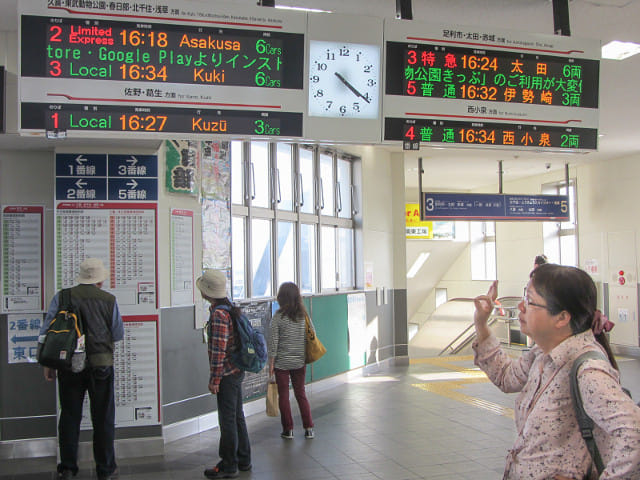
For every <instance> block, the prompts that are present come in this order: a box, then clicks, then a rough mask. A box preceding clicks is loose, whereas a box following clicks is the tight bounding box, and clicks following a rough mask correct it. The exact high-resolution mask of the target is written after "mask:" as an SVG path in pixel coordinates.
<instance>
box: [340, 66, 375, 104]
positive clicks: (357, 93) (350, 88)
mask: <svg viewBox="0 0 640 480" xmlns="http://www.w3.org/2000/svg"><path fill="white" fill-rule="evenodd" d="M335 75H336V77H338V78H339V79H340V81H341V82H342V83H344V84H345V85H346V86H347V88H348V89H349V90H351V91H352V92H353V94H354V95H356V96H357V97H361V98H362V99H363V100H364V101H365V102H367V103H371V101H370V100H369V99H368V98H367V97H365V96H364V95H362V94H361V93H360V92H359V91H358V90H356V89H355V87H354V86H353V85H351V84H350V83H349V82H348V81H347V79H346V78H344V77H343V76H342V75H340V74H339V73H338V72H335Z"/></svg>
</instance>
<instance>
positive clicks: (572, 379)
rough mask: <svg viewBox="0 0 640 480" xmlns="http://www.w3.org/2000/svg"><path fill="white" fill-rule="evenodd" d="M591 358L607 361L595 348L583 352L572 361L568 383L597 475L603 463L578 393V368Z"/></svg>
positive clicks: (589, 419) (581, 431) (624, 389)
mask: <svg viewBox="0 0 640 480" xmlns="http://www.w3.org/2000/svg"><path fill="white" fill-rule="evenodd" d="M591 359H593V360H605V361H607V362H608V361H609V359H608V358H607V357H605V356H604V355H603V354H602V353H601V352H598V351H596V350H590V351H588V352H585V353H583V354H582V355H580V356H579V357H578V358H576V359H575V360H574V361H573V366H572V367H571V373H570V374H569V384H570V388H571V399H572V400H573V408H574V410H575V413H576V418H577V419H578V427H580V433H581V434H582V438H584V441H585V443H586V444H587V450H589V454H590V455H591V458H592V459H593V463H594V464H595V465H596V470H597V471H598V476H599V475H600V474H601V473H602V471H603V470H604V463H603V462H602V457H600V452H599V451H598V446H597V445H596V440H595V438H594V436H593V425H594V424H593V420H592V419H591V417H590V416H589V415H587V412H585V410H584V406H583V405H582V395H580V388H579V387H578V370H579V369H580V367H581V366H582V364H583V363H584V362H586V361H587V360H591ZM622 390H623V391H624V392H625V393H626V394H627V395H629V396H631V393H630V392H629V390H627V389H626V388H624V387H622ZM586 478H591V467H589V473H588V474H587V477H586Z"/></svg>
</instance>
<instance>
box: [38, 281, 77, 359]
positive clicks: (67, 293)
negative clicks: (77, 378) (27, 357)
mask: <svg viewBox="0 0 640 480" xmlns="http://www.w3.org/2000/svg"><path fill="white" fill-rule="evenodd" d="M39 343H41V344H42V345H39V348H38V363H39V364H40V365H43V366H45V367H49V368H55V369H59V370H70V371H73V372H80V371H82V370H83V369H84V366H85V365H84V364H85V358H86V354H85V351H84V325H83V324H82V319H81V318H80V316H79V314H78V312H76V311H75V310H74V308H73V305H72V304H71V290H70V289H68V288H65V289H64V290H61V291H60V296H59V298H58V313H56V316H55V317H53V320H51V323H50V324H49V327H48V328H47V332H46V334H45V335H44V339H42V341H41V342H40V341H39Z"/></svg>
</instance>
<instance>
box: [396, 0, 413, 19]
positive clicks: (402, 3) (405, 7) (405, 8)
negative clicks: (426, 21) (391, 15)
mask: <svg viewBox="0 0 640 480" xmlns="http://www.w3.org/2000/svg"><path fill="white" fill-rule="evenodd" d="M396 18H401V19H403V20H413V9H412V8H411V0H396Z"/></svg>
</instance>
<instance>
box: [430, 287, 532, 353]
mask: <svg viewBox="0 0 640 480" xmlns="http://www.w3.org/2000/svg"><path fill="white" fill-rule="evenodd" d="M453 300H458V301H460V300H461V301H465V302H468V301H473V299H472V298H452V299H451V300H450V301H453ZM505 300H518V302H519V301H520V300H521V298H520V297H501V298H498V301H499V302H500V304H501V305H500V306H499V307H498V306H496V307H495V309H494V311H495V310H499V309H502V310H503V311H505V312H506V311H509V312H510V311H512V310H517V308H518V306H517V305H514V306H505V305H504V303H505ZM511 318H512V317H511V315H506V314H505V315H492V316H491V317H489V321H488V322H487V325H488V326H490V327H491V326H493V324H494V323H496V322H497V321H498V320H500V319H506V320H508V324H510V323H511ZM472 328H474V324H473V322H471V324H470V325H469V326H468V327H467V328H465V329H464V330H463V331H462V333H460V335H458V336H457V337H456V338H454V339H453V340H452V341H451V342H449V344H448V345H447V346H446V347H444V348H443V349H442V350H441V351H440V353H438V356H440V355H442V354H443V353H445V352H447V350H451V353H452V354H456V353H458V352H459V351H460V350H461V349H462V348H463V347H465V346H466V345H468V344H469V342H470V341H471V340H473V339H474V338H475V332H473V333H472V334H470V335H468V334H469V330H471V329H472ZM465 335H468V337H467V338H465V340H464V341H463V342H461V343H460V345H458V346H457V347H455V348H454V347H453V345H454V344H455V343H456V342H457V341H458V340H460V339H461V338H463V337H464V336H465ZM507 342H508V343H509V344H510V343H511V339H510V337H509V335H507Z"/></svg>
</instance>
